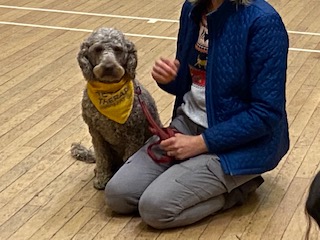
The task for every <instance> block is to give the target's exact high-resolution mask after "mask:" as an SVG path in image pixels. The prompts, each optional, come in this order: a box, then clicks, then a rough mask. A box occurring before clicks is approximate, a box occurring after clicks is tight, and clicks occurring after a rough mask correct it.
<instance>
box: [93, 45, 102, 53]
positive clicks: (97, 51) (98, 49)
mask: <svg viewBox="0 0 320 240" xmlns="http://www.w3.org/2000/svg"><path fill="white" fill-rule="evenodd" d="M94 51H95V52H96V53H100V52H102V51H103V47H101V46H97V47H95V48H94Z"/></svg>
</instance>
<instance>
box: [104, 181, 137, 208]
mask: <svg viewBox="0 0 320 240" xmlns="http://www.w3.org/2000/svg"><path fill="white" fill-rule="evenodd" d="M137 198H138V197H137V196H135V193H134V191H133V189H130V188H129V187H128V184H125V183H123V182H120V181H116V180H114V179H111V180H110V181H109V182H108V183H107V185H106V188H105V201H106V203H107V205H108V207H109V208H110V209H111V210H112V211H114V212H116V213H120V214H129V213H132V212H135V211H137V205H138V199H137Z"/></svg>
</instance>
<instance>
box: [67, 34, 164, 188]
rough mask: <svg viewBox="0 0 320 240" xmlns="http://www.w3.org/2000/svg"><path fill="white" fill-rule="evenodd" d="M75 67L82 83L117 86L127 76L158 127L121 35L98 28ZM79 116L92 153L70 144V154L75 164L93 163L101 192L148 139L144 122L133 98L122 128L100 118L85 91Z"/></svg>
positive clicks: (153, 108)
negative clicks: (98, 82)
mask: <svg viewBox="0 0 320 240" xmlns="http://www.w3.org/2000/svg"><path fill="white" fill-rule="evenodd" d="M78 63H79V66H80V68H81V70H82V73H83V76H84V78H85V80H86V81H88V82H89V81H100V82H103V83H105V84H108V83H115V82H119V81H120V79H121V78H122V77H123V76H124V75H125V74H127V76H128V77H129V78H130V79H133V80H132V81H133V83H134V88H135V87H136V86H137V85H139V86H140V88H141V90H142V94H141V95H140V97H141V98H142V100H143V101H144V102H145V103H146V105H147V106H148V109H149V111H150V113H151V114H152V116H153V117H154V119H155V120H156V122H157V123H158V124H159V125H161V122H160V118H159V115H158V111H157V108H156V104H155V101H154V99H153V98H152V97H151V95H150V94H149V93H148V91H147V90H146V89H145V88H143V87H142V86H141V84H140V83H138V81H137V79H136V78H135V77H136V67H137V51H136V49H135V46H134V44H133V43H132V42H131V41H129V40H128V39H126V38H125V36H124V35H123V33H122V32H121V31H119V30H116V29H112V28H100V29H97V30H95V31H93V32H92V34H91V35H90V36H89V37H88V38H87V39H85V40H84V42H83V43H82V44H81V47H80V51H79V53H78ZM82 116H83V119H84V121H85V122H86V124H87V125H88V127H89V132H90V134H91V136H92V144H93V149H94V152H92V151H91V150H88V149H86V148H85V147H83V146H82V145H81V144H73V145H72V148H71V154H72V156H73V157H75V158H76V159H78V160H82V161H86V162H96V167H95V178H94V181H93V182H94V187H95V188H97V189H104V188H105V185H106V183H107V182H108V180H109V179H110V178H111V177H112V175H113V174H114V173H115V172H116V171H117V170H118V168H119V167H120V166H121V165H122V164H123V163H124V162H125V161H126V160H127V159H128V158H129V157H130V156H131V155H132V154H133V153H135V152H136V151H137V150H138V149H139V148H140V147H141V146H143V144H144V143H145V141H146V140H147V139H148V138H149V137H150V136H151V135H152V134H151V133H150V131H149V129H148V122H147V120H146V118H145V116H144V114H143V112H142V108H141V106H140V104H139V101H138V98H137V96H136V95H135V96H134V100H133V108H132V111H131V114H130V116H129V118H128V119H127V121H126V122H125V123H124V124H120V123H117V122H115V121H112V120H110V119H108V118H107V117H106V116H104V115H102V114H101V113H100V112H99V111H98V110H97V109H96V107H95V106H94V105H93V103H92V102H91V100H90V98H89V96H88V93H87V91H86V89H85V90H84V92H83V99H82Z"/></svg>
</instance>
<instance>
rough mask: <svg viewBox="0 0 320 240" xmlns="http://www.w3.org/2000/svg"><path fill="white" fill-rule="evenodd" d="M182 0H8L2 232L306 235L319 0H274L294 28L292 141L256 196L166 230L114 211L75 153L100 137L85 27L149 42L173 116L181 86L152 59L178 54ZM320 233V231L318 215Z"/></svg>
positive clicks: (160, 100) (319, 136)
mask: <svg viewBox="0 0 320 240" xmlns="http://www.w3.org/2000/svg"><path fill="white" fill-rule="evenodd" d="M182 2H183V1H182V0H172V1H169V0H167V1H163V0H162V1H160V0H155V1H145V0H144V1H135V0H134V1H125V0H117V1H116V0H109V1H98V0H78V1H71V0H68V1H55V0H10V1H9V0H0V32H1V34H0V43H1V46H2V48H1V54H0V66H1V67H0V163H1V165H0V166H1V167H0V239H1V240H2V239H3V240H5V239H10V240H26V239H32V240H43V239H55V240H61V239H76V240H90V239H95V240H98V239H104V240H105V239H118V240H120V239H139V240H142V239H143V240H149V239H157V240H169V239H170V240H171V239H173V240H185V239H201V240H218V239H220V240H237V239H242V240H258V239H261V240H267V239H272V240H273V239H276V240H277V239H285V240H296V239H297V240H300V239H303V237H304V233H305V229H306V218H305V215H304V204H305V198H306V194H307V189H308V187H309V185H310V181H311V180H312V178H313V176H314V174H315V173H316V172H317V171H319V170H320V164H319V161H320V152H319V150H320V20H319V13H320V6H319V4H318V3H319V1H318V0H307V1H300V0H290V1H289V0H277V1H276V0H270V3H271V4H272V5H273V6H274V7H275V8H276V9H277V10H278V11H279V12H280V14H281V16H282V18H283V20H284V22H285V25H286V26H287V29H288V31H289V37H290V48H291V50H290V52H289V59H288V80H287V110H288V118H289V125H290V137H291V147H290V150H289V152H288V154H287V155H286V156H285V157H284V159H283V161H282V162H281V163H280V164H279V166H278V167H277V168H276V169H274V170H273V171H271V172H268V173H266V174H264V177H265V183H264V184H263V185H262V187H261V188H259V189H258V190H257V192H256V193H255V194H253V195H252V196H251V197H250V198H249V200H248V202H247V203H246V204H245V205H244V206H241V207H238V208H235V209H232V210H229V211H227V212H224V213H222V214H220V215H217V216H213V217H210V218H206V219H204V220H203V221H201V222H199V223H197V224H194V225H192V226H189V227H185V228H179V229H172V230H167V231H158V230H155V229H152V228H150V227H148V226H147V225H145V224H144V223H143V222H141V219H140V218H139V217H138V216H118V215H116V214H114V213H112V212H111V211H110V210H109V209H108V207H107V206H106V205H105V204H104V201H103V192H101V191H96V190H95V189H94V188H93V186H92V178H93V168H94V166H93V165H88V164H84V163H81V162H76V161H74V160H73V159H72V158H71V156H70V154H69V149H70V145H71V143H72V142H74V141H81V142H82V143H84V144H85V145H87V146H90V145H91V143H90V142H91V139H90V135H89V134H88V130H87V127H86V125H85V124H84V122H83V121H82V118H81V109H80V102H81V95H82V89H83V87H84V81H83V78H82V76H81V72H80V70H79V67H78V65H77V62H76V55H77V52H78V49H79V45H80V43H81V41H82V39H84V38H85V37H86V36H87V35H88V34H89V31H91V30H93V29H95V28H97V27H100V26H108V27H116V28H118V29H120V30H122V31H123V32H125V33H127V34H128V37H129V38H130V39H131V40H132V41H133V42H135V44H136V46H137V48H138V57H139V63H138V69H137V73H138V78H139V79H140V81H141V82H142V83H143V84H144V85H145V86H146V87H147V88H148V90H149V91H150V92H152V94H153V96H154V98H155V100H156V102H157V105H158V109H159V111H160V114H161V120H162V121H163V122H164V123H165V124H167V123H169V121H170V118H171V111H172V101H173V97H172V96H170V95H168V94H166V93H165V92H163V91H161V90H159V88H158V87H157V86H156V84H155V83H154V82H153V80H152V78H151V76H150V71H151V68H152V65H153V63H154V61H155V60H156V59H157V58H158V57H160V56H169V57H174V53H175V44H176V43H175V37H176V35H177V30H178V18H179V12H180V7H181V5H182ZM53 10H54V11H53ZM85 13H86V14H85ZM311 239H320V234H319V232H318V229H317V228H316V227H313V229H312V232H311Z"/></svg>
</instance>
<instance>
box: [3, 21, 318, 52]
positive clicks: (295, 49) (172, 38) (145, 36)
mask: <svg viewBox="0 0 320 240" xmlns="http://www.w3.org/2000/svg"><path fill="white" fill-rule="evenodd" d="M0 24H2V25H13V26H22V27H34V28H44V29H55V30H64V31H74V32H92V30H90V29H81V28H67V27H56V26H46V25H37V24H27V23H16V22H1V21H0ZM124 34H125V35H127V36H132V37H143V38H153V39H163V40H177V38H175V37H164V36H156V35H144V34H133V33H124ZM289 50H291V51H298V52H309V53H320V50H313V49H303V48H289Z"/></svg>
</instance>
